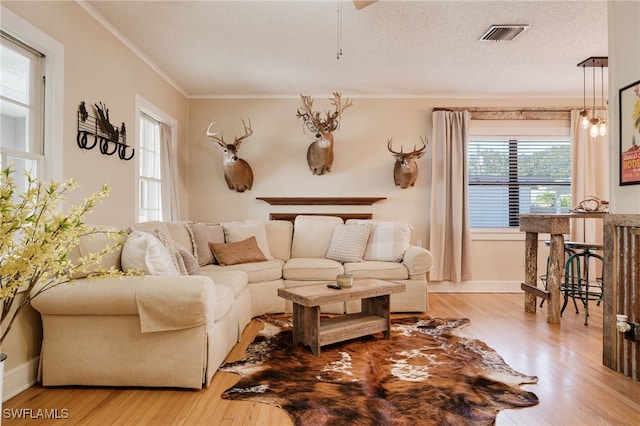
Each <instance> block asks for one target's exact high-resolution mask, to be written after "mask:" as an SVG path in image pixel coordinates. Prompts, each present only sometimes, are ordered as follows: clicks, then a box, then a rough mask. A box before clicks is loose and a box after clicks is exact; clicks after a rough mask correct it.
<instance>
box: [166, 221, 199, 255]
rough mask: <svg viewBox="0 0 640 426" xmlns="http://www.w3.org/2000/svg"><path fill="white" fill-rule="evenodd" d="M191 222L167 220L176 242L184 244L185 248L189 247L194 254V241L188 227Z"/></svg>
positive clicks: (170, 233) (170, 232) (170, 234)
mask: <svg viewBox="0 0 640 426" xmlns="http://www.w3.org/2000/svg"><path fill="white" fill-rule="evenodd" d="M191 223H192V222H187V221H180V222H166V224H167V229H168V230H169V236H170V237H171V239H172V240H173V241H174V242H176V243H178V244H182V245H183V246H184V247H185V248H187V249H189V251H191V254H192V255H193V241H192V238H191V233H190V232H189V228H188V226H189V225H190V224H191ZM194 256H195V255H194Z"/></svg>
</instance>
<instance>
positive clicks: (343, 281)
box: [336, 274, 353, 287]
mask: <svg viewBox="0 0 640 426" xmlns="http://www.w3.org/2000/svg"><path fill="white" fill-rule="evenodd" d="M336 283H337V284H338V285H339V286H340V287H352V286H353V275H351V274H339V275H338V276H337V277H336Z"/></svg>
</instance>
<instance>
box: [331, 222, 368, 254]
mask: <svg viewBox="0 0 640 426" xmlns="http://www.w3.org/2000/svg"><path fill="white" fill-rule="evenodd" d="M370 233H371V225H369V224H366V225H365V224H361V225H345V224H338V225H336V227H335V229H334V230H333V235H332V236H331V243H330V244H329V248H328V249H327V254H326V255H325V257H326V258H327V259H332V260H336V261H338V262H341V263H346V262H349V263H352V262H362V256H363V255H364V251H365V249H366V248H367V240H368V239H369V234H370Z"/></svg>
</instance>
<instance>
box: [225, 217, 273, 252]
mask: <svg viewBox="0 0 640 426" xmlns="http://www.w3.org/2000/svg"><path fill="white" fill-rule="evenodd" d="M221 225H222V228H223V229H224V240H225V241H226V242H227V243H236V242H238V241H244V240H246V239H247V238H249V237H255V238H256V243H257V244H258V247H260V250H261V251H262V253H263V254H264V257H266V258H267V259H273V256H272V255H271V252H270V251H269V241H268V240H267V230H266V228H265V224H264V222H260V221H248V220H246V221H244V222H226V223H221Z"/></svg>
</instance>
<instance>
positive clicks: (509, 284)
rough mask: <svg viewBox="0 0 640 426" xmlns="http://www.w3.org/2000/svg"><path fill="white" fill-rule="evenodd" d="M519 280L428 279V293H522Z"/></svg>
mask: <svg viewBox="0 0 640 426" xmlns="http://www.w3.org/2000/svg"><path fill="white" fill-rule="evenodd" d="M522 292H523V291H522V290H521V289H520V281H462V282H459V283H454V282H451V281H429V293H522Z"/></svg>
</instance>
